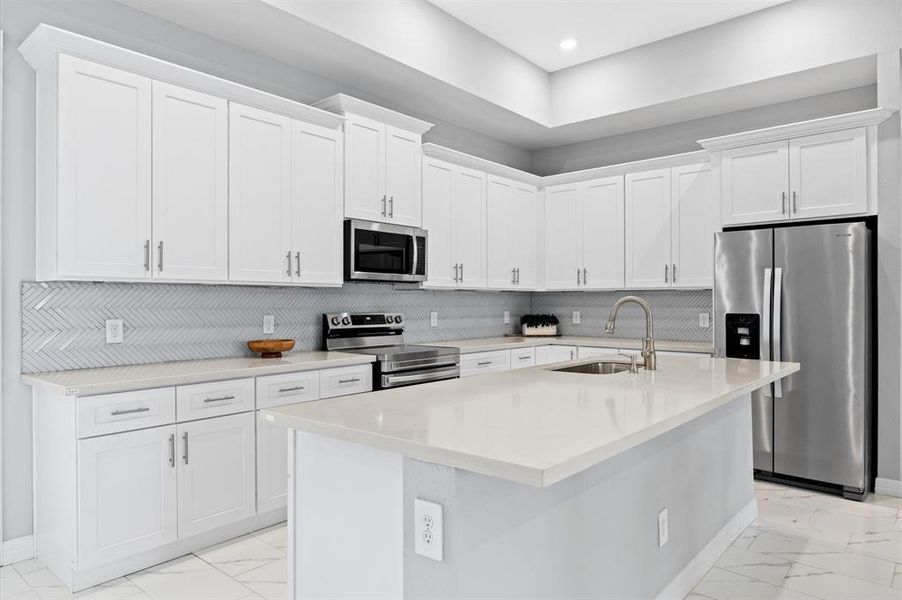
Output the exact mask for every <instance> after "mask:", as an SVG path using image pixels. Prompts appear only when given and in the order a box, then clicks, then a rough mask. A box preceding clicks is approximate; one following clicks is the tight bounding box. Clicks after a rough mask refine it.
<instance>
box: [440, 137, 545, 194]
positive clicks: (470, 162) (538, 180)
mask: <svg viewBox="0 0 902 600" xmlns="http://www.w3.org/2000/svg"><path fill="white" fill-rule="evenodd" d="M423 154H424V155H425V156H429V157H431V158H437V159H439V160H444V161H448V162H450V163H454V164H455V165H459V166H461V167H469V168H471V169H476V170H478V171H485V172H486V173H488V174H490V175H498V176H499V177H506V178H508V179H512V180H514V181H519V182H521V183H528V184H530V185H534V186H537V187H538V186H540V185H542V183H543V180H544V179H547V178H543V177H541V176H539V175H533V174H532V173H528V172H526V171H521V170H519V169H515V168H513V167H508V166H507V165H502V164H500V163H496V162H492V161H490V160H486V159H484V158H479V157H478V156H473V155H472V154H466V153H465V152H460V151H459V150H453V149H451V148H446V147H445V146H439V145H438V144H433V143H425V144H423Z"/></svg>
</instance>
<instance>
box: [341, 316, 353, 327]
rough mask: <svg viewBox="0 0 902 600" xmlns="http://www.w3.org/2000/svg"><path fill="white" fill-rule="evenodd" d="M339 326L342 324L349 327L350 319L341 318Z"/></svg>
mask: <svg viewBox="0 0 902 600" xmlns="http://www.w3.org/2000/svg"><path fill="white" fill-rule="evenodd" d="M341 324H342V325H350V324H351V317H342V319H341Z"/></svg>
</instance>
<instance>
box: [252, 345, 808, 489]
mask: <svg viewBox="0 0 902 600" xmlns="http://www.w3.org/2000/svg"><path fill="white" fill-rule="evenodd" d="M584 362H591V361H584ZM658 362H659V365H658V369H657V370H656V371H644V370H640V372H639V373H638V374H636V375H633V374H630V373H618V374H615V375H584V374H576V373H563V372H555V371H551V370H549V369H550V368H552V367H554V366H555V365H546V366H542V367H533V368H529V369H520V370H515V371H506V372H500V373H492V374H486V375H480V376H476V377H470V378H466V379H456V380H449V381H441V382H435V383H430V384H425V385H417V386H411V387H404V388H398V389H394V390H385V391H381V392H375V393H368V394H359V395H356V396H342V397H338V398H331V399H328V400H320V401H317V402H307V403H300V404H290V405H287V406H281V407H278V408H273V409H267V410H266V411H265V414H266V415H267V417H266V418H268V419H270V420H272V421H275V422H277V423H281V424H283V425H286V426H288V427H290V428H294V429H297V430H301V431H307V432H313V433H317V434H323V435H327V436H331V437H334V438H339V439H342V440H345V441H349V442H354V443H359V444H365V445H369V446H373V447H377V448H381V449H384V450H389V451H392V452H396V453H398V454H402V455H404V456H408V457H411V458H415V459H419V460H423V461H427V462H431V463H437V464H442V465H448V466H452V467H457V468H460V469H464V470H468V471H473V472H476V473H481V474H484V475H490V476H493V477H498V478H501V479H507V480H510V481H516V482H519V483H525V484H530V485H534V486H538V487H547V486H550V485H552V484H554V483H556V482H558V481H561V480H562V479H565V478H567V477H569V476H571V475H574V474H576V473H578V472H580V471H582V470H584V469H587V468H589V467H591V466H594V465H596V464H598V463H600V462H602V461H605V460H607V459H610V458H612V457H614V456H616V455H618V454H621V453H623V452H626V451H628V450H629V449H631V448H633V447H635V446H637V445H639V444H642V443H643V442H646V441H648V440H650V439H652V438H655V437H657V436H660V435H662V434H664V433H666V432H668V431H670V430H672V429H674V428H676V427H679V426H680V425H682V424H684V423H687V422H689V421H691V420H693V419H696V418H698V417H700V416H702V415H704V414H706V413H708V412H711V411H712V410H714V409H716V408H718V407H719V406H721V405H724V404H726V403H727V402H730V401H731V400H735V399H736V398H739V397H741V396H744V395H745V394H748V393H749V392H751V391H753V390H756V389H758V388H761V387H763V386H765V385H767V384H768V383H771V382H773V381H775V380H777V379H780V378H783V377H785V376H786V375H789V374H791V373H794V372H796V371H798V370H799V368H800V367H799V365H798V364H797V363H775V362H764V361H751V360H740V359H715V358H709V357H694V356H663V357H659V358H658ZM568 364H577V363H568ZM557 366H561V365H557Z"/></svg>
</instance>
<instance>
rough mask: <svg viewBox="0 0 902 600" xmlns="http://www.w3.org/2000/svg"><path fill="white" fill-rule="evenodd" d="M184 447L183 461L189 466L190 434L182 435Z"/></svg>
mask: <svg viewBox="0 0 902 600" xmlns="http://www.w3.org/2000/svg"><path fill="white" fill-rule="evenodd" d="M182 445H183V447H184V452H183V453H182V460H183V461H184V462H185V464H186V465H187V464H188V432H187V431H186V432H185V433H183V434H182Z"/></svg>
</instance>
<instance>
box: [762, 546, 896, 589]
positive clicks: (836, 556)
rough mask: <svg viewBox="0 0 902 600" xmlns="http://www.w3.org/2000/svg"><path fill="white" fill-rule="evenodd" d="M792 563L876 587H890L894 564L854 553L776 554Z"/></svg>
mask: <svg viewBox="0 0 902 600" xmlns="http://www.w3.org/2000/svg"><path fill="white" fill-rule="evenodd" d="M775 556H779V557H781V558H784V559H786V560H789V561H792V562H794V563H799V564H803V565H806V566H808V567H812V568H816V569H822V570H826V571H831V572H833V573H839V574H841V575H846V576H848V577H853V578H855V579H861V580H864V581H869V582H871V583H876V584H878V585H884V586H888V587H889V586H892V583H893V570H894V568H895V566H896V565H895V563H893V562H891V561H888V560H885V559H882V558H875V557H873V556H867V555H865V554H856V553H854V552H830V553H812V552H809V553H806V554H792V553H787V554H776V555H775Z"/></svg>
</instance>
